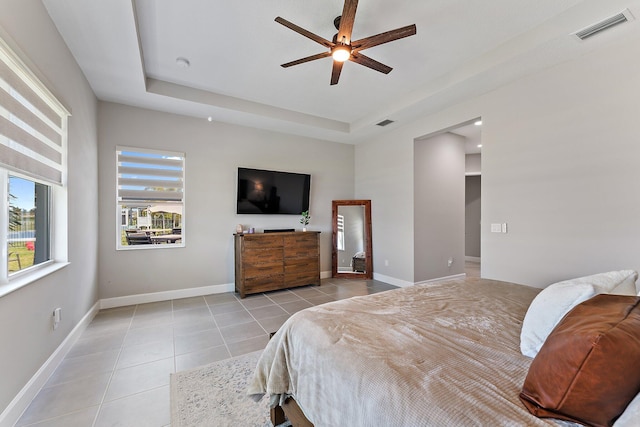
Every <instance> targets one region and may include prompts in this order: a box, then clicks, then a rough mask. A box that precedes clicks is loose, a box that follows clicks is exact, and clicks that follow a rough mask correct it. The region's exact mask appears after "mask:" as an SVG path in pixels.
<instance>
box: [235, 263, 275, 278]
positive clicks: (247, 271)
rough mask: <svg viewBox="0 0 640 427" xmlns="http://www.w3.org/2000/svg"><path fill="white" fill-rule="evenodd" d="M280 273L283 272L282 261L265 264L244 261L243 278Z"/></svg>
mask: <svg viewBox="0 0 640 427" xmlns="http://www.w3.org/2000/svg"><path fill="white" fill-rule="evenodd" d="M282 273H284V269H283V266H282V261H280V262H275V263H267V264H252V263H245V265H244V278H245V279H249V278H256V277H261V276H276V275H278V274H280V275H282Z"/></svg>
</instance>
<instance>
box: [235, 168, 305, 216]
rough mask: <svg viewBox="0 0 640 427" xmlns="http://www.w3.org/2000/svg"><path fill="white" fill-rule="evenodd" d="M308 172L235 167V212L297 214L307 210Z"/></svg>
mask: <svg viewBox="0 0 640 427" xmlns="http://www.w3.org/2000/svg"><path fill="white" fill-rule="evenodd" d="M310 188H311V175H307V174H301V173H291V172H278V171H269V170H262V169H247V168H238V198H237V199H238V203H237V210H236V212H237V213H239V214H280V215H300V213H301V212H303V211H306V210H309V189H310Z"/></svg>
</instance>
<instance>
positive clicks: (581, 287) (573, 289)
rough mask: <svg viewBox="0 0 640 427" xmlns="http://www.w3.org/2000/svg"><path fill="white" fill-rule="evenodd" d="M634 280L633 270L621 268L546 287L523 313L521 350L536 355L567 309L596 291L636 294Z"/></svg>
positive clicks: (527, 354) (528, 354)
mask: <svg viewBox="0 0 640 427" xmlns="http://www.w3.org/2000/svg"><path fill="white" fill-rule="evenodd" d="M637 279H638V273H636V272H635V271H633V270H621V271H610V272H608V273H600V274H595V275H593V276H586V277H580V278H577V279H571V280H565V281H562V282H558V283H554V284H552V285H549V286H547V287H546V288H545V289H543V290H542V291H541V292H540V293H539V294H538V295H537V296H536V297H535V298H534V299H533V301H532V302H531V305H530V306H529V309H528V310H527V314H526V315H525V316H524V320H523V321H522V331H521V332H520V351H521V352H522V354H524V355H525V356H529V357H535V356H536V354H538V351H539V350H540V347H542V344H543V343H544V342H545V340H546V339H547V336H549V334H550V333H551V331H552V330H553V328H555V327H556V325H557V324H558V322H559V321H560V320H561V319H562V318H563V317H564V315H565V314H567V313H568V312H569V310H571V309H572V308H573V307H575V306H576V305H578V304H580V303H581V302H583V301H586V300H588V299H589V298H591V297H593V296H595V295H597V294H606V293H611V292H613V293H615V294H619V295H635V291H636V288H635V282H636V280H637ZM632 288H633V290H631V289H632Z"/></svg>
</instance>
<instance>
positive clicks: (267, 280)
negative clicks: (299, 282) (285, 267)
mask: <svg viewBox="0 0 640 427" xmlns="http://www.w3.org/2000/svg"><path fill="white" fill-rule="evenodd" d="M283 287H284V275H283V274H276V275H273V276H259V277H251V278H247V279H245V281H244V292H245V293H247V294H253V293H257V292H267V291H272V290H274V289H282V288H283Z"/></svg>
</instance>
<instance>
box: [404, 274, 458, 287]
mask: <svg viewBox="0 0 640 427" xmlns="http://www.w3.org/2000/svg"><path fill="white" fill-rule="evenodd" d="M465 277H467V275H466V274H465V273H462V274H454V275H452V276H444V277H437V278H435V279H429V280H423V281H422V282H416V283H415V284H416V285H424V284H426V283H436V282H444V281H445V280H452V279H464V278H465Z"/></svg>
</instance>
